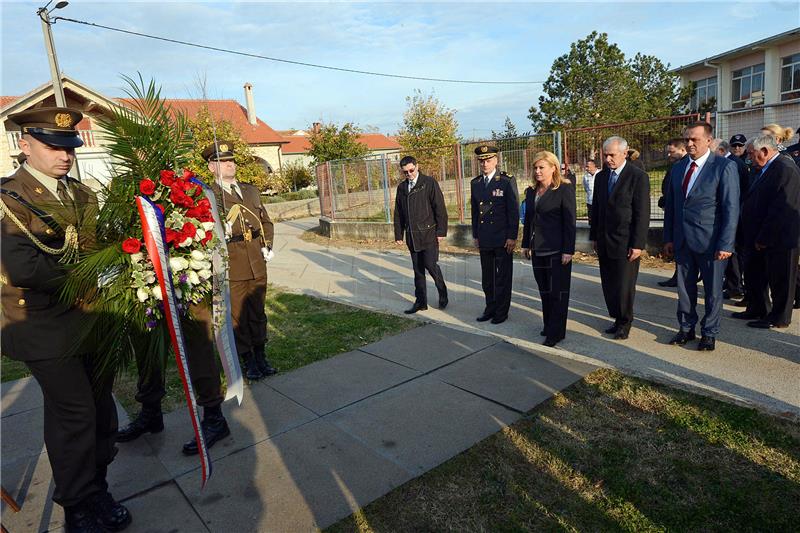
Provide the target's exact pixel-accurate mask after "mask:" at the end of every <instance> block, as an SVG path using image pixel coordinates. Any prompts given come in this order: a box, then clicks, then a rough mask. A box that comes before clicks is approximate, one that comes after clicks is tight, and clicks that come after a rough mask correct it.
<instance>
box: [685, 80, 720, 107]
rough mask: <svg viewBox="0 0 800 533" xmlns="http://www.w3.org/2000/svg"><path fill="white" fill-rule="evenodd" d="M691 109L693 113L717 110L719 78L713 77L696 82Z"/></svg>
mask: <svg viewBox="0 0 800 533" xmlns="http://www.w3.org/2000/svg"><path fill="white" fill-rule="evenodd" d="M691 108H692V112H693V113H705V112H706V111H716V110H717V77H716V76H711V77H710V78H706V79H704V80H697V81H696V82H694V92H693V93H692V101H691Z"/></svg>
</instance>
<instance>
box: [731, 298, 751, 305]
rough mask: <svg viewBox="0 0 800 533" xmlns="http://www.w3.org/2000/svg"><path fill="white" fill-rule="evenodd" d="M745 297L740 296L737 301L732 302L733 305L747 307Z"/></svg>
mask: <svg viewBox="0 0 800 533" xmlns="http://www.w3.org/2000/svg"><path fill="white" fill-rule="evenodd" d="M747 303H748V302H747V298H742V299H741V300H739V301H738V302H733V306H734V307H747Z"/></svg>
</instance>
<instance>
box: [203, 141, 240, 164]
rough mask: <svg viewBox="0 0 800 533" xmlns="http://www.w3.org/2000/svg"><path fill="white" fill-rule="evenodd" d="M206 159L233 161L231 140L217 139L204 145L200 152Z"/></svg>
mask: <svg viewBox="0 0 800 533" xmlns="http://www.w3.org/2000/svg"><path fill="white" fill-rule="evenodd" d="M202 156H203V159H205V160H206V161H233V141H217V143H216V144H210V145H208V146H206V148H205V150H203V153H202Z"/></svg>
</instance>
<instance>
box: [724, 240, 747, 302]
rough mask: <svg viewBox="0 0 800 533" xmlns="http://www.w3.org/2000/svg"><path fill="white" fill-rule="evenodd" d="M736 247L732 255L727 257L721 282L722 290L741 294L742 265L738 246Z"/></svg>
mask: <svg viewBox="0 0 800 533" xmlns="http://www.w3.org/2000/svg"><path fill="white" fill-rule="evenodd" d="M736 248H737V249H736V251H735V252H734V253H733V255H731V256H730V257H729V258H728V264H727V266H726V267H725V282H724V283H723V284H722V290H726V291H728V292H731V293H734V294H742V293H744V283H743V280H742V271H743V270H744V266H743V262H742V255H741V253H740V251H739V250H738V246H737V247H736Z"/></svg>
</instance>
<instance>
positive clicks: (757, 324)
mask: <svg viewBox="0 0 800 533" xmlns="http://www.w3.org/2000/svg"><path fill="white" fill-rule="evenodd" d="M747 325H748V326H750V327H751V328H758V329H772V328H788V327H789V324H777V323H775V322H773V321H771V320H768V319H766V318H765V319H763V320H753V321H752V322H748V323H747Z"/></svg>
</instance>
